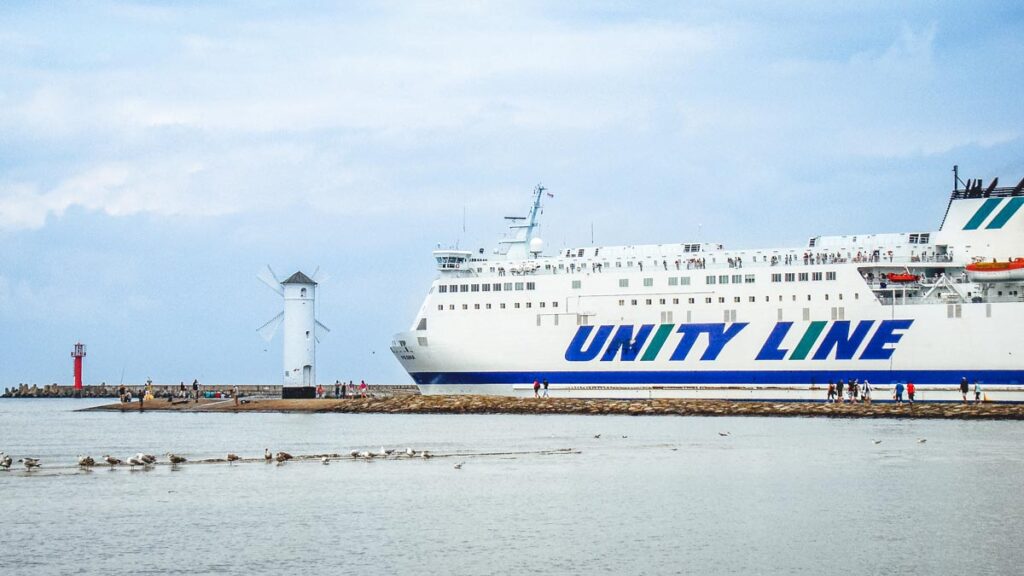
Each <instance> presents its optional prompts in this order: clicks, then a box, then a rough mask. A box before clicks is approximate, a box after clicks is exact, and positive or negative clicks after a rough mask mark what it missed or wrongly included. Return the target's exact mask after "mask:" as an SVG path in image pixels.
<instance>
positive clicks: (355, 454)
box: [348, 450, 359, 458]
mask: <svg viewBox="0 0 1024 576" xmlns="http://www.w3.org/2000/svg"><path fill="white" fill-rule="evenodd" d="M348 455H349V456H351V457H353V458H359V450H352V451H351V452H349V453H348Z"/></svg>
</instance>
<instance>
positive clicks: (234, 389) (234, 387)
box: [231, 384, 238, 406]
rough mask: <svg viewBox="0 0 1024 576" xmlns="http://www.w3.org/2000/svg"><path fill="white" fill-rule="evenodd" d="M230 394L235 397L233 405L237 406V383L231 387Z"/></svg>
mask: <svg viewBox="0 0 1024 576" xmlns="http://www.w3.org/2000/svg"><path fill="white" fill-rule="evenodd" d="M231 396H232V397H233V398H234V399H235V406H238V384H235V385H234V386H232V387H231Z"/></svg>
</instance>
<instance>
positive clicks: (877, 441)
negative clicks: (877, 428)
mask: <svg viewBox="0 0 1024 576" xmlns="http://www.w3.org/2000/svg"><path fill="white" fill-rule="evenodd" d="M872 442H874V443H875V444H881V443H882V441H881V440H872Z"/></svg>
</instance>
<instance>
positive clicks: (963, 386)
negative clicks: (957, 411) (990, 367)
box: [960, 376, 969, 404]
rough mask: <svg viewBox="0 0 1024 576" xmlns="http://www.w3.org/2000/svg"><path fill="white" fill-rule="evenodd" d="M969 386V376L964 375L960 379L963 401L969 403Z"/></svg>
mask: <svg viewBox="0 0 1024 576" xmlns="http://www.w3.org/2000/svg"><path fill="white" fill-rule="evenodd" d="M968 386H969V385H968V384H967V376H964V377H963V378H961V379H960V396H962V397H963V403H964V404H967V389H968Z"/></svg>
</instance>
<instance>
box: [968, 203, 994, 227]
mask: <svg viewBox="0 0 1024 576" xmlns="http://www.w3.org/2000/svg"><path fill="white" fill-rule="evenodd" d="M1000 202H1002V199H1001V198H989V199H988V200H985V202H984V203H983V204H982V205H981V208H978V211H977V212H975V213H974V216H971V219H970V220H969V221H968V222H967V225H966V226H964V230H977V229H978V228H980V227H981V223H982V222H984V221H985V218H988V215H989V214H991V213H992V211H993V210H995V209H996V206H998V205H999V203H1000Z"/></svg>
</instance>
